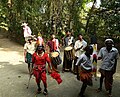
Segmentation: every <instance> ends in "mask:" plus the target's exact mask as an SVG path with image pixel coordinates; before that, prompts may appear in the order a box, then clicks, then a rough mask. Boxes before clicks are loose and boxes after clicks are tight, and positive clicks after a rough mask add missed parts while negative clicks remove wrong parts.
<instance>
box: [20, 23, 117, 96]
mask: <svg viewBox="0 0 120 97" xmlns="http://www.w3.org/2000/svg"><path fill="white" fill-rule="evenodd" d="M22 26H23V29H24V37H25V42H26V43H25V45H24V58H25V62H26V63H27V64H28V71H29V74H30V75H32V74H33V75H34V76H35V78H36V83H37V87H38V89H37V93H41V90H42V89H41V87H40V82H41V80H42V82H43V84H44V91H43V94H45V95H47V94H48V90H47V81H46V80H47V77H46V72H48V74H50V75H54V78H55V75H56V76H57V77H58V76H59V78H60V74H59V73H60V70H59V68H58V65H60V64H61V63H63V65H62V73H65V72H71V73H73V74H75V76H76V77H77V80H78V81H82V82H83V84H82V87H81V89H80V92H79V95H78V97H85V95H84V94H85V90H86V87H87V86H92V85H93V83H92V78H93V77H95V79H96V77H97V73H96V72H97V61H98V60H100V59H102V61H103V62H102V64H101V66H100V68H99V72H100V74H101V77H100V86H99V88H98V89H97V92H100V91H102V84H103V80H104V83H105V88H106V91H108V97H112V85H113V84H112V83H113V74H114V73H115V72H116V67H117V59H118V56H119V54H118V50H117V49H116V48H115V47H114V41H113V40H112V39H110V38H109V39H106V40H105V47H102V48H101V49H100V51H99V52H98V50H97V38H96V37H95V36H93V37H91V43H90V44H88V42H87V41H86V40H85V39H84V37H83V35H82V34H81V33H80V34H79V35H78V38H77V39H75V37H74V36H73V35H72V32H71V30H66V35H65V36H64V38H63V48H64V51H63V52H64V55H63V59H62V58H61V55H60V54H61V52H60V48H61V47H60V43H59V40H58V39H57V38H56V35H55V34H54V33H52V34H51V37H50V39H48V41H47V43H45V42H44V39H43V38H42V35H41V34H40V32H39V33H38V36H37V37H36V38H35V37H32V31H31V30H30V28H29V27H28V26H27V23H22ZM26 33H27V34H26ZM62 61H63V62H62ZM46 63H47V64H48V65H47V64H46ZM53 72H56V73H54V74H53ZM57 81H58V82H60V83H61V82H62V81H59V80H57Z"/></svg>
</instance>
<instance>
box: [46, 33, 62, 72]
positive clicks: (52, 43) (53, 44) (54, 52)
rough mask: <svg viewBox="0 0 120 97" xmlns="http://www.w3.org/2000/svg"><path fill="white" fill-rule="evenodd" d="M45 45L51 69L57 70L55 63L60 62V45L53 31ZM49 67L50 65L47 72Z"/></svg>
mask: <svg viewBox="0 0 120 97" xmlns="http://www.w3.org/2000/svg"><path fill="white" fill-rule="evenodd" d="M47 47H48V48H49V53H50V57H51V62H52V68H53V71H56V72H59V71H58V70H57V65H59V64H60V63H61V58H60V56H59V54H60V49H59V47H60V46H59V40H58V39H56V38H55V35H54V34H53V33H52V34H51V39H50V40H49V41H48V42H47ZM56 58H57V59H56ZM49 68H50V67H49V66H48V72H49ZM49 73H50V72H49Z"/></svg>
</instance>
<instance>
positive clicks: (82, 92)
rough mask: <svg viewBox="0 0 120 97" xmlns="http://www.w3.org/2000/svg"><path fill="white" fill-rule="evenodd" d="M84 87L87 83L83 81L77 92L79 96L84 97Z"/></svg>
mask: <svg viewBox="0 0 120 97" xmlns="http://www.w3.org/2000/svg"><path fill="white" fill-rule="evenodd" d="M86 88H87V84H86V83H84V82H83V84H82V87H81V90H80V93H79V96H80V97H85V96H84V93H85V90H86Z"/></svg>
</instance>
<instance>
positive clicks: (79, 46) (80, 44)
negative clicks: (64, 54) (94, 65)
mask: <svg viewBox="0 0 120 97" xmlns="http://www.w3.org/2000/svg"><path fill="white" fill-rule="evenodd" d="M86 46H87V42H86V41H85V40H84V39H83V36H82V34H79V35H78V40H77V41H76V42H75V45H74V49H75V59H74V66H73V73H74V74H76V73H77V69H78V66H76V65H75V64H76V62H77V59H78V57H79V56H80V55H81V54H82V53H83V52H84V48H85V47H86Z"/></svg>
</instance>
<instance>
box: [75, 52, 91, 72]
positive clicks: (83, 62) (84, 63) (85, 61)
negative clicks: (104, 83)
mask: <svg viewBox="0 0 120 97" xmlns="http://www.w3.org/2000/svg"><path fill="white" fill-rule="evenodd" d="M75 65H78V66H81V67H83V68H84V69H85V70H91V69H92V62H91V60H90V59H89V58H88V57H87V56H86V55H85V54H84V53H83V54H82V55H80V56H79V58H78V60H77V62H76V64H75Z"/></svg>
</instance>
